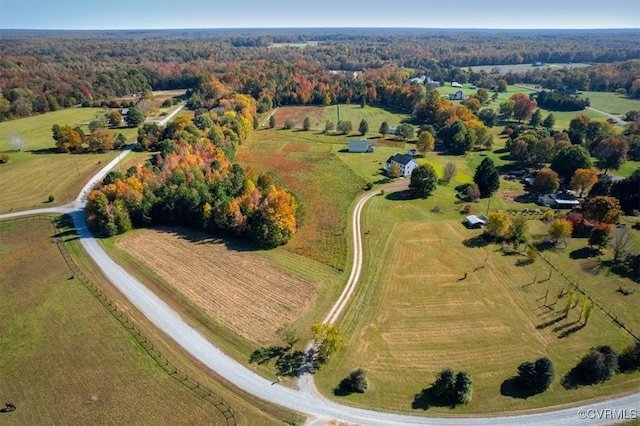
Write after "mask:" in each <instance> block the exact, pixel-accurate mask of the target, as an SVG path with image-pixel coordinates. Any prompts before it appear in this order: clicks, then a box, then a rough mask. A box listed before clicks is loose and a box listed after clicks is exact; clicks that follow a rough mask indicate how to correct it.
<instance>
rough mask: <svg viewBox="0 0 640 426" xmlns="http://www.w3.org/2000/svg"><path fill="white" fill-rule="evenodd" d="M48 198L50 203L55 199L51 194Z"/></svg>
mask: <svg viewBox="0 0 640 426" xmlns="http://www.w3.org/2000/svg"><path fill="white" fill-rule="evenodd" d="M48 200H49V202H50V203H53V202H54V201H55V200H56V199H55V197H54V196H53V195H49V198H48Z"/></svg>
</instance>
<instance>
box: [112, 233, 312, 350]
mask: <svg viewBox="0 0 640 426" xmlns="http://www.w3.org/2000/svg"><path fill="white" fill-rule="evenodd" d="M116 246H117V247H118V248H120V249H123V250H125V251H127V252H128V253H129V254H130V255H131V256H134V257H135V258H137V259H138V260H139V261H141V262H143V263H145V264H146V265H148V266H149V267H152V268H153V269H154V270H155V272H156V273H157V274H158V275H159V276H160V277H161V278H163V279H164V280H165V281H166V282H167V283H168V284H169V285H171V286H172V287H173V288H174V289H176V290H177V291H178V292H180V293H182V294H184V295H185V296H186V298H187V299H188V300H190V301H191V302H192V303H194V304H196V305H197V306H199V307H200V308H201V309H202V310H203V311H204V312H205V313H206V314H207V315H209V316H210V317H211V318H213V319H215V320H216V321H219V322H220V323H222V324H224V325H225V326H226V327H229V328H230V329H231V330H232V331H234V332H235V333H237V334H239V335H240V336H243V337H244V338H246V339H247V340H249V341H250V342H252V343H254V344H267V343H269V342H271V341H272V340H273V338H274V335H275V333H276V331H277V330H278V328H280V327H281V326H282V325H284V324H285V323H293V322H295V321H296V320H297V319H298V317H300V316H302V315H303V314H305V313H306V311H307V310H308V309H309V306H310V304H311V303H312V302H313V301H314V299H315V295H316V291H317V290H316V287H315V286H314V285H313V284H312V283H310V282H308V281H306V280H304V279H302V278H300V277H298V276H296V275H293V274H291V273H287V272H285V271H284V270H283V269H281V268H278V267H276V266H274V265H273V264H272V263H270V262H268V261H266V260H265V259H264V258H262V257H260V256H258V255H256V254H254V253H251V252H248V251H243V250H242V249H240V250H239V247H234V246H233V243H232V242H229V241H228V240H227V241H221V240H218V239H215V238H212V237H211V236H209V235H206V234H201V233H197V232H195V231H190V230H186V229H183V228H180V229H178V230H174V229H163V230H150V229H143V230H138V231H136V232H133V233H129V234H127V235H125V236H123V237H122V238H121V239H119V241H118V242H117V243H116ZM187 253H188V254H187Z"/></svg>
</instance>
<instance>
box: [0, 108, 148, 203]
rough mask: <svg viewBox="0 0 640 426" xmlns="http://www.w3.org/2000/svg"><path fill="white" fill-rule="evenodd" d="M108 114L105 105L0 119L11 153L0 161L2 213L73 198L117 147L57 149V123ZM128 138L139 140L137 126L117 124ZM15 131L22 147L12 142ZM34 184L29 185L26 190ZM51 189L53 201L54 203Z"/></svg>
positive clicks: (0, 140) (0, 143) (2, 145)
mask: <svg viewBox="0 0 640 426" xmlns="http://www.w3.org/2000/svg"><path fill="white" fill-rule="evenodd" d="M102 114H103V110H102V109H101V108H70V109H64V110H60V111H55V112H50V113H47V114H43V115H37V116H33V117H28V118H22V119H19V120H11V121H6V122H3V123H0V153H6V154H8V155H9V157H10V159H9V162H8V163H6V164H0V180H1V181H2V182H3V183H4V184H3V185H2V186H1V187H0V213H7V212H10V211H18V210H26V209H30V208H38V207H47V206H55V205H61V204H65V203H68V202H70V201H72V200H73V199H74V198H75V196H76V195H77V194H78V192H79V191H80V189H81V188H82V186H83V185H84V184H85V183H86V181H88V179H89V177H90V176H92V175H94V174H95V173H96V172H97V171H98V170H100V168H102V167H103V166H104V164H106V163H107V162H108V161H110V160H111V159H113V158H114V157H115V156H116V155H118V152H117V151H111V152H106V153H86V154H62V153H57V152H56V149H55V141H54V140H53V138H52V136H51V127H52V126H53V125H54V124H60V125H64V124H68V125H70V126H72V127H75V126H81V127H82V126H84V129H85V131H87V132H88V130H87V127H86V125H87V124H88V123H89V122H90V121H91V120H94V119H95V118H96V117H97V116H100V115H102ZM117 131H121V132H122V133H123V134H124V135H125V136H126V137H127V139H128V140H130V141H131V140H134V139H135V135H136V130H135V129H117ZM12 135H18V136H19V137H21V138H22V139H23V140H24V142H25V143H26V147H25V149H24V150H23V151H21V152H18V151H16V150H15V149H14V148H13V147H12V146H11V144H10V138H11V136H12ZM25 188H29V191H25ZM50 195H52V196H53V197H54V199H55V200H54V202H52V203H49V202H48V198H49V196H50Z"/></svg>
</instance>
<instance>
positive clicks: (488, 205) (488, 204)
mask: <svg viewBox="0 0 640 426" xmlns="http://www.w3.org/2000/svg"><path fill="white" fill-rule="evenodd" d="M489 207H491V197H489V202H488V203H487V214H486V216H489Z"/></svg>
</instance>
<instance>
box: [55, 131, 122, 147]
mask: <svg viewBox="0 0 640 426" xmlns="http://www.w3.org/2000/svg"><path fill="white" fill-rule="evenodd" d="M51 132H52V137H53V140H54V141H55V143H56V148H57V149H58V152H83V151H92V152H98V151H99V152H104V151H110V150H112V149H120V148H122V147H123V146H124V145H125V144H126V143H127V138H126V137H125V136H124V135H123V134H122V133H117V132H115V131H114V130H111V129H107V128H103V127H99V128H96V129H95V130H93V131H92V132H91V133H89V134H88V135H87V134H85V133H84V130H82V128H80V127H75V128H73V127H71V126H68V125H63V126H60V125H58V124H54V125H53V127H52V128H51Z"/></svg>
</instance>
